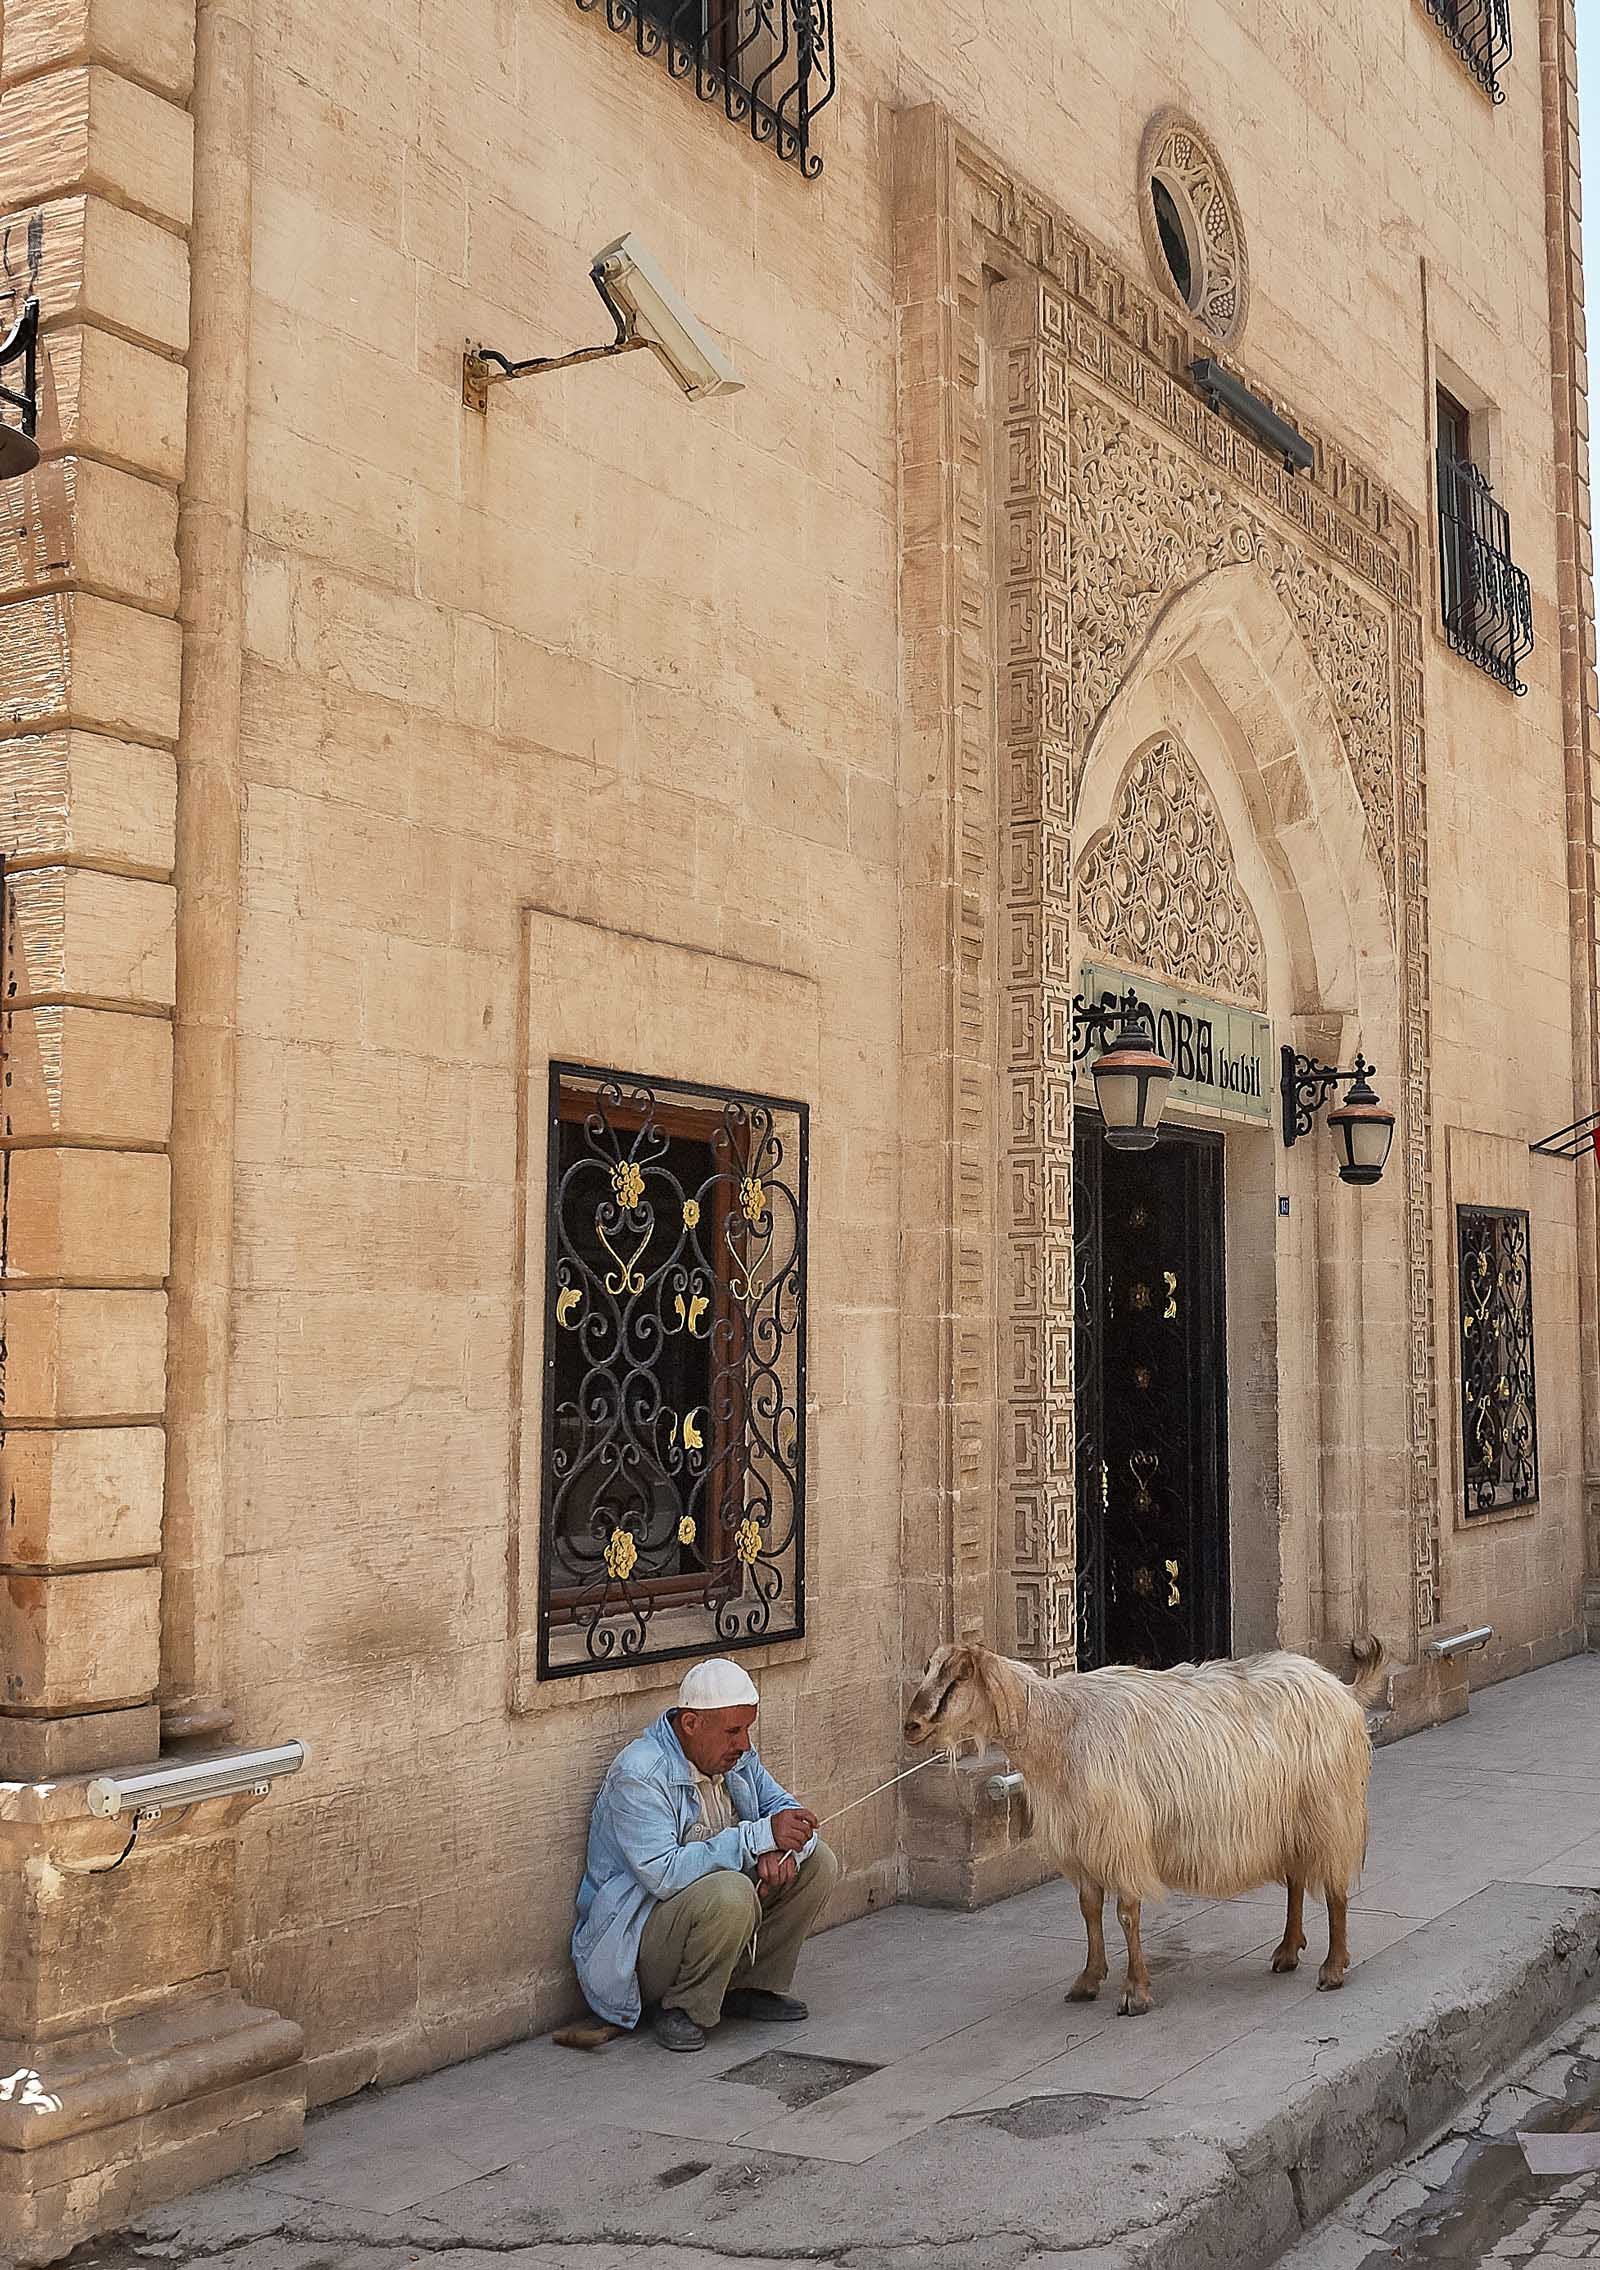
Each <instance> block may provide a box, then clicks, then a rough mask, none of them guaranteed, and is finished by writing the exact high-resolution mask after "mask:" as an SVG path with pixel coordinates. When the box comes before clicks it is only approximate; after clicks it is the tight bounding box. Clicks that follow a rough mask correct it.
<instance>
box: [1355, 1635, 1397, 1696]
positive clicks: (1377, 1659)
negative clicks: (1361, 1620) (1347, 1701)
mask: <svg viewBox="0 0 1600 2270" xmlns="http://www.w3.org/2000/svg"><path fill="white" fill-rule="evenodd" d="M1350 1653H1351V1654H1352V1655H1353V1656H1354V1657H1355V1660H1356V1668H1357V1673H1358V1676H1357V1677H1356V1678H1355V1680H1354V1681H1353V1682H1352V1684H1351V1688H1350V1692H1351V1693H1352V1694H1353V1695H1354V1696H1355V1698H1356V1701H1357V1702H1358V1703H1359V1704H1360V1705H1361V1707H1362V1709H1363V1710H1372V1709H1375V1708H1376V1706H1377V1705H1378V1704H1379V1703H1381V1702H1386V1701H1387V1700H1388V1694H1389V1673H1390V1671H1391V1669H1392V1668H1393V1666H1392V1664H1391V1663H1390V1660H1389V1650H1388V1649H1387V1648H1386V1647H1385V1646H1384V1644H1383V1642H1382V1640H1381V1639H1379V1637H1378V1635H1377V1633H1376V1632H1358V1633H1357V1634H1356V1637H1355V1638H1354V1639H1353V1640H1352V1641H1351V1642H1350Z"/></svg>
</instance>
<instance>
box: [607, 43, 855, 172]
mask: <svg viewBox="0 0 1600 2270" xmlns="http://www.w3.org/2000/svg"><path fill="white" fill-rule="evenodd" d="M577 4H578V6H579V7H580V8H581V9H582V10H583V11H584V13H585V14H586V15H588V14H592V13H593V12H594V11H595V10H597V9H598V8H600V7H601V5H602V4H603V5H604V8H605V19H606V22H607V24H608V25H609V26H610V28H611V29H612V31H614V32H622V33H625V34H626V35H627V36H628V37H630V38H631V39H632V41H633V44H634V46H635V47H636V48H637V49H638V51H639V53H640V54H641V55H660V56H664V57H665V59H666V66H667V71H668V73H669V75H670V76H671V77H672V78H674V79H690V80H692V81H693V83H694V91H695V93H696V94H697V95H698V96H699V97H700V100H701V101H702V102H709V103H719V104H720V105H721V107H722V109H723V110H724V111H725V112H726V114H727V116H728V117H729V118H730V119H731V120H732V122H733V123H734V124H735V125H736V126H739V125H743V126H748V127H749V129H750V133H751V137H752V139H753V140H755V141H757V142H762V143H765V144H767V145H768V146H770V147H771V148H772V149H773V150H775V151H776V152H777V154H778V156H779V157H780V158H783V159H785V160H787V161H790V162H792V163H793V164H795V165H797V166H798V167H799V168H800V171H801V172H802V173H803V174H804V175H805V177H806V178H807V180H808V181H809V180H814V179H815V177H816V176H817V175H818V174H819V173H820V172H821V171H822V156H821V153H820V151H818V150H816V149H814V148H813V147H812V140H811V130H812V127H813V125H814V124H815V122H816V119H817V115H818V113H819V112H820V111H821V110H822V109H823V108H824V107H825V106H826V105H827V104H828V103H830V102H831V101H832V100H833V94H834V47H833V0H577Z"/></svg>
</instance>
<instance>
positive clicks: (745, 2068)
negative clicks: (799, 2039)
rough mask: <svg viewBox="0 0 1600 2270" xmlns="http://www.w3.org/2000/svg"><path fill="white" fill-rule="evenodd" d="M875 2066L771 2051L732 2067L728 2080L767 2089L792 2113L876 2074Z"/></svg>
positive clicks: (877, 2068)
mask: <svg viewBox="0 0 1600 2270" xmlns="http://www.w3.org/2000/svg"><path fill="white" fill-rule="evenodd" d="M879 2070H880V2068H879V2067H878V2066H876V2065H861V2064H858V2063H857V2062H856V2061H855V2060H854V2059H852V2058H848V2057H806V2056H803V2055H802V2054H801V2052H800V2051H798V2050H794V2049H769V2050H767V2051H765V2052H764V2053H763V2054H762V2055H761V2056H760V2057H752V2058H749V2059H747V2060H746V2062H745V2063H744V2064H743V2065H730V2066H729V2067H728V2070H727V2071H726V2072H725V2073H724V2074H723V2076H722V2078H723V2079H724V2080H725V2081H746V2082H748V2083H749V2085H750V2087H751V2088H753V2089H767V2090H770V2091H771V2093H772V2095H773V2096H775V2097H777V2098H778V2100H779V2101H780V2103H782V2104H784V2105H787V2107H788V2109H789V2110H790V2111H791V2112H799V2111H800V2110H801V2109H802V2108H803V2107H804V2106H806V2105H808V2104H816V2103H818V2102H819V2101H820V2099H821V2098H823V2097H831V2096H832V2095H833V2092H834V2090H835V2089H847V2088H849V2086H850V2084H851V2082H852V2081H864V2080H865V2079H866V2077H867V2075H868V2074H869V2073H876V2072H878V2071H879Z"/></svg>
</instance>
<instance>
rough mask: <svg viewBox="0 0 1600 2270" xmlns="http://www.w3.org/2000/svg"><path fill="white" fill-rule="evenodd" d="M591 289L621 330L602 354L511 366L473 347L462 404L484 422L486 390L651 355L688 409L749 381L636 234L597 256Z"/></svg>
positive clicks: (464, 370)
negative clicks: (645, 352)
mask: <svg viewBox="0 0 1600 2270" xmlns="http://www.w3.org/2000/svg"><path fill="white" fill-rule="evenodd" d="M589 281H590V282H591V283H592V284H593V286H594V288H595V290H596V291H597V292H598V293H599V294H600V297H601V299H602V300H603V301H604V302H605V305H606V309H607V311H608V313H609V314H610V316H611V320H612V322H613V323H615V325H616V327H617V335H616V337H615V338H614V339H609V340H607V342H606V344H605V345H604V346H603V347H576V348H574V349H573V350H572V352H571V353H570V354H565V355H530V356H529V357H528V359H527V360H526V361H525V362H513V361H512V360H511V359H510V357H509V356H507V355H503V354H501V352H500V350H499V349H498V348H497V347H484V346H469V347H468V348H467V350H466V353H465V354H464V355H463V356H462V358H461V400H462V402H463V404H464V405H465V407H466V408H467V409H469V410H476V411H477V412H478V413H479V414H480V416H483V415H486V414H487V412H488V408H489V389H490V387H491V386H499V385H501V384H502V383H503V382H504V381H505V380H506V379H508V378H538V377H543V376H545V375H546V374H547V373H549V372H550V371H556V370H571V369H572V368H573V366H574V365H575V364H577V363H601V362H607V361H609V360H610V358H611V357H612V356H613V355H631V354H633V353H634V352H635V351H636V350H637V349H638V348H640V347H648V348H649V349H650V351H651V353H652V354H653V355H655V356H656V358H657V360H658V361H659V362H660V363H661V364H662V366H663V367H664V368H665V370H666V371H667V372H668V373H669V375H670V376H671V377H672V379H673V380H674V382H675V383H676V384H677V385H678V386H679V387H681V388H682V390H683V392H684V393H685V394H686V395H687V396H688V398H689V400H690V401H691V402H704V401H707V400H709V399H710V397H711V396H712V395H713V394H737V393H738V391H739V389H740V388H741V387H742V386H743V384H744V380H743V379H742V378H741V377H740V376H739V374H738V372H737V371H736V370H735V369H734V367H733V365H732V363H731V362H729V360H728V358H727V356H726V355H725V354H724V353H723V351H722V349H721V348H720V347H719V346H718V345H717V342H716V341H715V339H713V338H712V336H711V334H710V332H709V331H707V330H706V328H705V326H704V325H703V324H702V323H700V322H699V321H697V319H696V318H695V316H694V315H692V314H691V313H690V311H689V309H688V308H687V307H685V305H684V303H683V301H682V300H681V299H680V298H679V296H678V294H677V293H676V292H675V291H674V290H673V288H672V286H671V285H670V284H669V283H668V281H667V279H666V277H665V276H664V275H663V274H662V273H661V270H660V269H659V268H658V267H657V265H656V263H655V260H654V259H653V257H652V256H651V254H650V252H649V251H648V250H647V248H646V247H645V245H644V244H642V243H641V241H640V240H639V238H638V237H636V236H634V235H632V234H631V233H630V234H629V235H627V236H620V237H618V239H617V241H616V243H615V244H608V245H607V246H606V248H605V250H604V251H603V252H597V253H596V254H595V256H594V259H593V260H592V261H591V262H590V264H589Z"/></svg>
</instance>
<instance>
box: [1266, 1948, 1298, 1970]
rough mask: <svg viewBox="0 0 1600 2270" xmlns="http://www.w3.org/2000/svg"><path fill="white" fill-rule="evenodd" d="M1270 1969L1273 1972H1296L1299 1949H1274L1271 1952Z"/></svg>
mask: <svg viewBox="0 0 1600 2270" xmlns="http://www.w3.org/2000/svg"><path fill="white" fill-rule="evenodd" d="M1272 1967H1273V1969H1274V1970H1275V1971H1286V1970H1298V1969H1299V1968H1300V1950H1299V1948H1298V1947H1274V1948H1273V1950H1272Z"/></svg>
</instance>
